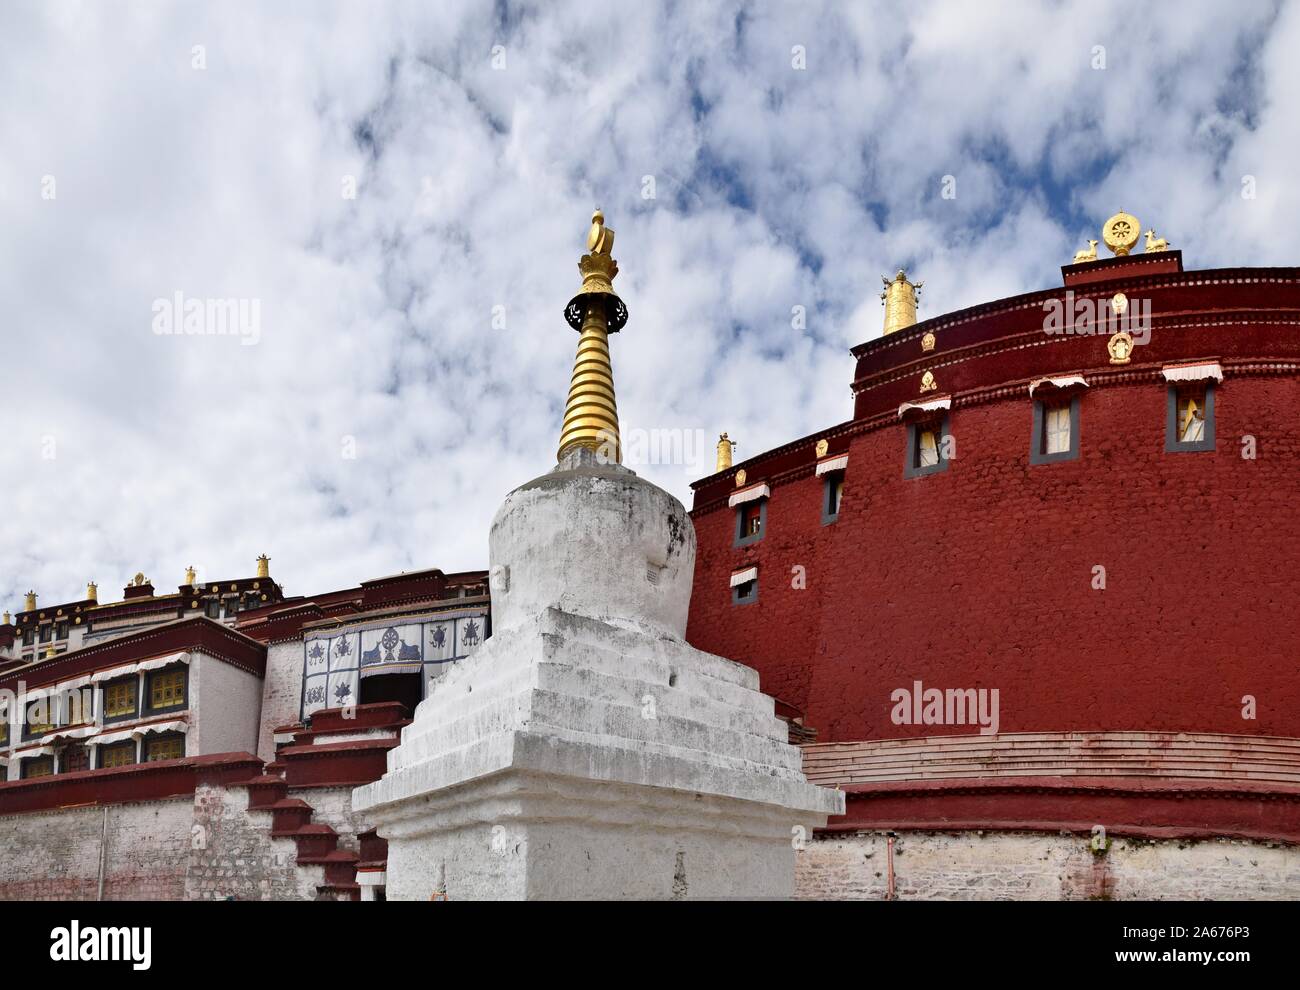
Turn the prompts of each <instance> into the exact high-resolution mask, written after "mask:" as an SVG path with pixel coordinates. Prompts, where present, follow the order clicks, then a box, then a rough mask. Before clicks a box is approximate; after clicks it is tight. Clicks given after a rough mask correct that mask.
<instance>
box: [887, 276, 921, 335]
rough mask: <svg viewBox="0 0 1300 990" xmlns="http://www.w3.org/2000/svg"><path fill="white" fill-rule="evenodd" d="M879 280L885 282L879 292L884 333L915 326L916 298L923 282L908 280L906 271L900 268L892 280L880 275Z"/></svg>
mask: <svg viewBox="0 0 1300 990" xmlns="http://www.w3.org/2000/svg"><path fill="white" fill-rule="evenodd" d="M880 281H882V282H883V283H885V291H884V292H882V293H881V294H880V298H881V299H883V300H884V303H885V335H888V334H891V333H893V332H894V331H896V330H906V329H907V328H908V327H910V326H915V325H916V305H917V298H918V297H919V296H920V294H921V286H923V285H924V284H925V283H924V282H916V283H915V284H913V283H912V282H909V281H908V280H907V272H906V270H904V269H902V268H900V269H899V270H898V274H897V275H895V276H894V277H893V279H892V280H891V279H888V278H885V276H883V275H881V276H880Z"/></svg>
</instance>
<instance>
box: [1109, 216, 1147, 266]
mask: <svg viewBox="0 0 1300 990" xmlns="http://www.w3.org/2000/svg"><path fill="white" fill-rule="evenodd" d="M1141 233H1142V224H1141V223H1139V222H1138V218H1137V217H1135V216H1133V214H1131V213H1125V212H1124V211H1123V210H1120V211H1119V212H1118V213H1116V214H1115V215H1114V216H1113V217H1111V218H1110V219H1109V220H1107V221H1106V224H1105V226H1103V227H1102V228H1101V236H1102V240H1104V241H1105V242H1106V247H1108V248H1110V250H1111V253H1112V254H1114V255H1116V256H1117V257H1122V256H1124V255H1126V254H1128V253H1129V251H1131V250H1133V245H1135V244H1137V242H1138V237H1139V235H1140V234H1141Z"/></svg>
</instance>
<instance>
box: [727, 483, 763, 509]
mask: <svg viewBox="0 0 1300 990" xmlns="http://www.w3.org/2000/svg"><path fill="white" fill-rule="evenodd" d="M771 494H772V489H770V488H768V487H767V485H753V486H752V487H750V488H745V489H743V490H741V491H738V492H733V493H732V495H731V498H729V499H728V500H727V505H728V506H730V507H731V508H733V509H734V508H735V507H736V506H738V505H740V504H741V503H742V502H752V501H754V499H756V498H767V497H769V496H770V495H771Z"/></svg>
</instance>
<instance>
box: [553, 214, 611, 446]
mask: <svg viewBox="0 0 1300 990" xmlns="http://www.w3.org/2000/svg"><path fill="white" fill-rule="evenodd" d="M613 246H614V232H613V231H612V230H610V229H609V228H608V227H606V226H605V215H604V214H603V213H602V212H601V211H600V210H597V211H596V212H595V213H593V214H592V215H591V230H590V231H589V232H588V234H587V251H588V253H587V254H584V255H583V256H582V259H581V260H580V261H579V262H578V271H579V273H581V275H582V289H581V291H580V292H579V293H578V294H577V295H576V296H574V297H573V298H572V299H571V300H569V305H568V306H566V307H565V308H564V318H565V319H566V320H567V321H568V323H569V326H571V327H573V329H575V330H577V331H578V332H579V334H580V336H579V337H578V353H577V355H576V356H575V358H574V362H573V377H572V379H571V381H570V383H569V398H568V401H567V402H566V403H565V406H564V425H563V426H562V427H561V428H560V446H559V451H558V452H557V454H556V460H563V459H564V455H565V454H567V453H568V452H569V451H571V450H573V449H574V448H578V447H585V448H587V449H589V450H592V451H595V452H596V454H597V456H598V457H599V458H600V459H601V460H603V461H604V462H606V463H614V464H618V463H622V460H623V454H622V450H621V446H622V445H621V442H620V440H619V434H618V404H617V401H616V400H615V398H614V370H613V367H612V366H611V364H610V360H609V335H610V334H611V333H617V332H618V331H619V330H621V329H623V326H624V325H625V324H626V323H627V307H626V306H625V305H623V300H622V299H620V298H619V297H618V294H617V293H615V292H614V285H613V282H614V277H615V276H616V275H617V274H618V262H616V261H615V260H614V258H613V257H612V256H611V255H610V250H611V249H612V248H613Z"/></svg>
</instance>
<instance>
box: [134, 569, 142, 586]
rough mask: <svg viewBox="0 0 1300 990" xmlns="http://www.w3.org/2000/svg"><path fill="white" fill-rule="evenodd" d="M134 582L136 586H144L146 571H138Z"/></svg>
mask: <svg viewBox="0 0 1300 990" xmlns="http://www.w3.org/2000/svg"><path fill="white" fill-rule="evenodd" d="M133 583H134V584H135V586H136V587H137V588H140V587H143V586H144V571H136V572H135V580H134V582H133Z"/></svg>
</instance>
